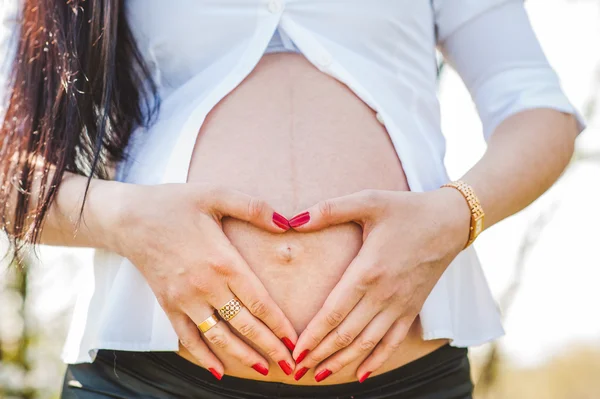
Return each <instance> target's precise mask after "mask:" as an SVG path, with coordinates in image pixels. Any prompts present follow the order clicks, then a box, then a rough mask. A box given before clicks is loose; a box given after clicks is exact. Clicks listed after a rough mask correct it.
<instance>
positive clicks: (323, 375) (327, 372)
mask: <svg viewBox="0 0 600 399" xmlns="http://www.w3.org/2000/svg"><path fill="white" fill-rule="evenodd" d="M330 375H331V370H329V369H325V370H323V371H321V372H320V373H319V374H317V375H315V381H317V382H321V381H323V380H324V379H325V378H327V377H329V376H330Z"/></svg>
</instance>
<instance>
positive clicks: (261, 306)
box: [228, 248, 298, 351]
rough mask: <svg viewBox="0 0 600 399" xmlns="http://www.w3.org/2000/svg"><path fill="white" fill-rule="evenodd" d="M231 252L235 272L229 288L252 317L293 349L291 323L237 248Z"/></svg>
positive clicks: (296, 335)
mask: <svg viewBox="0 0 600 399" xmlns="http://www.w3.org/2000/svg"><path fill="white" fill-rule="evenodd" d="M231 253H232V255H233V261H232V262H233V263H234V265H235V266H234V267H235V269H236V271H237V273H233V274H232V276H231V277H230V278H229V281H228V285H229V288H230V289H231V291H232V292H233V293H234V294H235V295H236V296H237V297H238V298H239V300H240V301H241V302H242V303H243V304H244V306H246V308H247V309H248V311H249V312H250V313H251V314H252V315H253V316H254V317H256V318H257V319H259V320H261V321H262V322H263V323H264V324H265V325H266V326H267V327H268V328H269V330H271V332H272V333H273V334H275V336H276V337H278V338H279V339H280V340H281V341H282V342H283V343H284V344H285V346H286V347H287V349H288V350H290V351H293V350H294V348H295V343H296V341H297V340H298V334H297V333H296V330H295V329H294V327H293V325H292V323H291V322H290V321H289V319H288V318H287V317H286V316H285V314H284V313H283V311H282V310H281V308H280V307H279V306H277V304H276V303H275V301H273V299H272V298H271V296H270V295H269V293H268V291H267V289H266V288H265V286H264V285H263V284H262V282H261V281H260V280H259V278H258V277H257V276H256V275H255V274H254V273H253V272H252V270H251V269H250V267H249V266H248V265H247V264H246V261H245V260H244V259H243V258H242V256H241V255H240V254H239V253H238V252H237V250H236V249H235V248H233V250H232V252H231ZM228 299H231V298H228Z"/></svg>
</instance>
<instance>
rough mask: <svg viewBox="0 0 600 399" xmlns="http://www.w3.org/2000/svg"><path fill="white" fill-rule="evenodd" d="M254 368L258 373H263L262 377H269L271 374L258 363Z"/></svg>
mask: <svg viewBox="0 0 600 399" xmlns="http://www.w3.org/2000/svg"><path fill="white" fill-rule="evenodd" d="M252 368H253V369H254V370H256V371H258V372H259V373H261V374H262V375H267V374H269V369H268V368H266V367H265V366H263V365H262V364H260V363H256V364H255V365H254V366H252Z"/></svg>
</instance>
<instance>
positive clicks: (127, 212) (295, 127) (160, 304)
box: [0, 0, 584, 399]
mask: <svg viewBox="0 0 600 399" xmlns="http://www.w3.org/2000/svg"><path fill="white" fill-rule="evenodd" d="M14 11H15V13H16V14H17V15H18V17H17V18H14V19H8V20H7V21H6V22H5V23H6V25H7V26H8V27H9V29H8V31H11V32H14V33H15V36H14V37H15V40H16V41H15V45H14V47H13V48H12V49H13V54H12V56H13V57H14V62H13V63H12V64H11V66H12V69H9V72H11V73H10V74H8V75H7V76H8V82H7V85H6V86H7V87H8V89H9V90H8V91H7V95H6V101H5V104H6V107H5V111H4V125H3V126H2V130H1V136H0V139H1V142H2V147H1V149H0V166H1V175H0V176H1V179H2V180H1V183H2V191H1V197H0V201H1V203H2V204H4V207H3V210H2V211H3V213H2V216H3V218H2V219H1V220H2V224H3V227H4V229H5V230H6V232H7V233H8V234H9V236H10V237H12V241H13V244H14V245H15V250H14V252H15V254H16V255H19V254H20V253H22V252H21V247H22V245H23V244H30V243H43V244H49V245H62V246H73V247H75V246H87V247H94V248H96V252H95V257H94V268H93V274H90V275H89V276H88V277H89V278H88V282H87V283H86V284H84V285H83V286H82V287H81V290H80V295H79V298H78V302H77V305H76V307H75V311H74V315H73V321H72V326H71V329H70V331H69V335H68V338H67V343H66V346H65V351H64V359H65V361H66V362H67V363H68V364H69V366H68V368H67V372H66V375H65V379H64V386H63V392H62V397H63V398H182V397H190V398H272V397H290V398H291V397H293V398H351V397H352V398H399V397H406V398H440V399H446V398H470V397H471V392H472V384H471V380H470V376H469V373H470V371H469V362H468V359H467V349H466V348H467V347H468V346H471V345H477V344H481V343H484V342H487V341H490V340H492V339H495V338H497V337H499V336H500V335H502V334H503V330H502V326H501V323H500V318H499V314H498V311H497V308H496V305H495V303H494V301H493V298H492V297H491V295H490V292H489V289H488V286H487V283H486V281H485V278H484V276H483V274H482V272H481V268H480V265H479V262H478V260H477V257H476V255H475V253H474V250H473V247H472V246H470V244H471V242H472V241H473V240H474V239H475V237H476V236H477V235H478V234H479V232H480V231H481V230H482V228H483V227H484V226H485V227H489V226H491V225H493V224H495V223H496V222H498V221H500V220H502V219H504V218H506V217H507V216H509V215H511V214H513V213H515V212H517V211H519V210H521V209H522V208H524V207H525V206H527V205H528V204H529V203H530V202H531V201H533V200H534V199H536V198H537V197H538V196H540V195H541V194H542V193H543V192H544V191H545V190H546V189H547V188H548V187H550V186H551V185H552V183H553V182H554V181H555V180H556V179H557V178H558V176H559V175H560V173H561V172H562V170H563V169H564V168H565V166H566V164H567V163H568V161H569V159H570V157H571V155H572V151H573V144H574V140H575V137H576V136H577V134H578V133H579V132H580V131H581V130H582V129H583V127H584V125H583V121H582V120H581V118H580V116H579V115H578V113H577V111H576V110H575V109H574V108H573V107H572V105H571V104H570V102H569V101H568V99H567V98H566V97H565V95H564V94H563V92H562V90H561V88H560V85H559V83H558V79H557V77H556V74H555V73H554V71H553V70H552V68H551V67H550V66H549V64H548V62H547V60H546V58H545V56H544V54H543V52H542V51H541V49H540V46H539V44H538V42H537V40H536V38H535V35H534V33H533V31H532V29H531V26H530V24H529V21H528V19H527V15H526V12H525V10H524V8H523V4H522V2H521V1H511V0H479V1H477V2H474V1H467V0H434V1H433V2H430V1H429V0H400V1H387V0H377V1H358V0H344V1H332V0H318V1H317V0H268V1H267V0H247V1H229V0H179V1H175V2H166V1H162V0H124V1H117V0H93V1H65V0H25V1H23V2H22V3H19V4H16V5H14ZM11 24H12V25H11ZM436 44H437V46H438V48H439V49H440V50H441V51H442V53H443V54H444V56H445V57H446V58H447V60H448V61H449V63H450V64H451V65H452V66H453V67H454V68H456V70H457V71H458V72H459V74H460V75H461V77H462V78H463V80H464V82H465V84H466V86H467V87H468V89H469V90H470V92H471V94H472V96H473V100H474V102H475V103H476V105H477V108H478V111H479V114H480V116H481V119H482V123H483V134H484V137H485V139H486V140H487V142H488V150H487V152H486V153H485V155H484V156H483V157H482V159H481V160H480V161H479V162H478V163H477V164H476V165H475V166H474V167H473V168H472V169H471V170H470V171H469V172H468V173H467V174H466V175H465V176H463V177H462V178H461V180H460V181H456V182H449V178H448V176H447V174H446V172H445V169H444V165H443V157H444V150H445V146H444V139H443V136H442V134H441V131H440V115H439V108H438V102H437V99H436V72H437V70H436V52H435V50H436ZM484 221H485V224H483V222H484Z"/></svg>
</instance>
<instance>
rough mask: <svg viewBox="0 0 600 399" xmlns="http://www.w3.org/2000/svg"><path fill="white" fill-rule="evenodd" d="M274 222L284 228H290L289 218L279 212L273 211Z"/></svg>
mask: <svg viewBox="0 0 600 399" xmlns="http://www.w3.org/2000/svg"><path fill="white" fill-rule="evenodd" d="M273 223H275V224H276V225H277V226H278V227H279V228H281V229H283V230H289V229H290V225H289V222H288V220H287V219H286V218H285V217H284V216H282V215H280V214H279V213H277V212H273Z"/></svg>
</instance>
